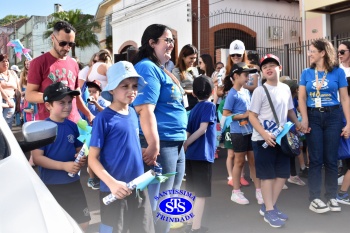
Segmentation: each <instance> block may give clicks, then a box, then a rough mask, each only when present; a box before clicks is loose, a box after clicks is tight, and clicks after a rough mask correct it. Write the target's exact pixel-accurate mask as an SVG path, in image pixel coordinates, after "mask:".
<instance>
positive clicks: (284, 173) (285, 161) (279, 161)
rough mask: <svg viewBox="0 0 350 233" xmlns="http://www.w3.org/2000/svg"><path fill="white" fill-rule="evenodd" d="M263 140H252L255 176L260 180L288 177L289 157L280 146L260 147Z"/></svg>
mask: <svg viewBox="0 0 350 233" xmlns="http://www.w3.org/2000/svg"><path fill="white" fill-rule="evenodd" d="M264 142H265V141H264V140H260V141H253V142H252V144H253V149H254V159H255V170H256V177H257V178H260V179H262V180H267V179H275V178H289V175H290V158H289V157H288V156H286V155H284V153H283V152H282V149H281V147H280V146H279V145H278V144H276V146H275V147H271V146H268V147H267V148H266V149H265V148H264V147H262V144H264Z"/></svg>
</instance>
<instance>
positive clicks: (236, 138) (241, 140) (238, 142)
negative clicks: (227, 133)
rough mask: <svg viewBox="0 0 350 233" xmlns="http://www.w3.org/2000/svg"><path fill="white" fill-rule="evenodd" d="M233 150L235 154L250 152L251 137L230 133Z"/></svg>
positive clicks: (249, 135)
mask: <svg viewBox="0 0 350 233" xmlns="http://www.w3.org/2000/svg"><path fill="white" fill-rule="evenodd" d="M231 140H232V146H233V150H234V151H235V152H237V153H239V152H246V151H252V150H253V147H252V135H251V134H248V135H245V136H243V135H242V134H241V133H231Z"/></svg>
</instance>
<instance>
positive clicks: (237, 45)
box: [230, 40, 245, 55]
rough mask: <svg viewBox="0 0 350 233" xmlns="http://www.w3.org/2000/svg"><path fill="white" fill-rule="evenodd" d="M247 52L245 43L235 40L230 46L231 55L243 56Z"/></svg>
mask: <svg viewBox="0 0 350 233" xmlns="http://www.w3.org/2000/svg"><path fill="white" fill-rule="evenodd" d="M244 51H245V46H244V43H243V42H242V41H240V40H234V41H232V43H231V44H230V55H231V54H243V53H244Z"/></svg>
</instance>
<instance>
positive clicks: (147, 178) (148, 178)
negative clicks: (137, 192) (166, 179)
mask: <svg viewBox="0 0 350 233" xmlns="http://www.w3.org/2000/svg"><path fill="white" fill-rule="evenodd" d="M155 176H156V174H155V172H154V171H153V170H149V171H148V172H146V173H144V174H142V175H141V176H139V177H137V178H135V179H134V180H132V181H130V182H129V183H127V184H126V187H128V188H129V189H131V190H134V189H135V188H136V187H137V186H138V185H141V184H143V185H147V184H149V183H151V182H152V181H153V180H154V178H155ZM117 199H118V198H117V197H116V196H114V195H113V194H112V193H111V194H109V195H108V196H105V197H104V198H103V199H102V201H103V203H104V204H105V205H109V204H111V203H112V202H114V201H116V200H117Z"/></svg>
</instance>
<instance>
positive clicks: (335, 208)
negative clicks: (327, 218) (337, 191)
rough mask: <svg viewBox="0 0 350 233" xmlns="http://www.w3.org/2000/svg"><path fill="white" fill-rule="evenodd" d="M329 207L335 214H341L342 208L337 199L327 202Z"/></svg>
mask: <svg viewBox="0 0 350 233" xmlns="http://www.w3.org/2000/svg"><path fill="white" fill-rule="evenodd" d="M327 206H328V207H329V209H330V210H331V211H334V212H339V211H341V207H340V206H339V204H338V202H337V200H336V199H334V198H332V199H330V200H329V201H328V202H327Z"/></svg>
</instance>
